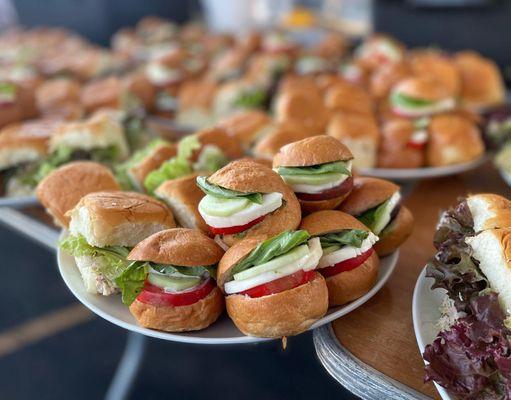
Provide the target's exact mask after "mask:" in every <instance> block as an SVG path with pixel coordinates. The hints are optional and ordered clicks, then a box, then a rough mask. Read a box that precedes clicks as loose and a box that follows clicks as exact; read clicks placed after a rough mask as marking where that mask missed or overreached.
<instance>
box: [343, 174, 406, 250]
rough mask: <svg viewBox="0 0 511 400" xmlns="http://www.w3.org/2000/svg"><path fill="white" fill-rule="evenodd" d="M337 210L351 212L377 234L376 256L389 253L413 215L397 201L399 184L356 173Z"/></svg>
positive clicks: (401, 236) (403, 235)
mask: <svg viewBox="0 0 511 400" xmlns="http://www.w3.org/2000/svg"><path fill="white" fill-rule="evenodd" d="M339 210H341V211H344V212H345V213H348V214H350V215H353V216H354V217H355V218H357V219H358V220H359V221H360V222H362V223H363V224H364V225H365V226H367V227H368V228H369V229H370V230H371V231H372V232H373V233H374V234H375V235H376V236H378V237H379V241H378V243H376V244H375V246H374V249H375V250H376V253H377V254H378V255H379V256H380V257H383V256H386V255H389V254H391V253H393V252H394V251H395V250H396V249H397V248H398V247H399V246H401V244H403V242H404V241H405V240H406V239H407V238H408V236H410V234H411V233H412V229H413V216H412V214H411V213H410V211H409V210H408V208H406V207H405V206H402V205H401V193H400V191H399V186H397V185H395V184H393V183H392V182H389V181H386V180H383V179H377V178H365V177H356V178H355V179H354V184H353V190H352V192H351V194H350V195H349V196H348V198H347V199H346V200H345V201H344V202H343V203H342V204H341V206H340V207H339Z"/></svg>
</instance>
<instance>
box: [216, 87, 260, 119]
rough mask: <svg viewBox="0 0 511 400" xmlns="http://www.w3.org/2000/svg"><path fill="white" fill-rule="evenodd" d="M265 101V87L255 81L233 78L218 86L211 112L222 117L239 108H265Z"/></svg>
mask: <svg viewBox="0 0 511 400" xmlns="http://www.w3.org/2000/svg"><path fill="white" fill-rule="evenodd" d="M267 103H268V93H267V88H266V87H264V86H263V85H261V84H259V83H257V82H251V81H247V80H235V81H229V82H227V83H224V84H222V85H221V86H220V87H219V88H218V90H217V92H216V94H215V99H214V102H213V112H214V114H215V115H216V117H217V118H223V117H228V116H230V115H232V114H233V113H235V112H237V111H240V110H249V109H250V110H251V109H265V108H266V106H267Z"/></svg>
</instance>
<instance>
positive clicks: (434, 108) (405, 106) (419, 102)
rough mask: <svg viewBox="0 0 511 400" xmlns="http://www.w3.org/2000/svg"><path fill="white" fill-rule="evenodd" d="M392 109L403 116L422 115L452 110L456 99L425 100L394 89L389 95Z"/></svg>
mask: <svg viewBox="0 0 511 400" xmlns="http://www.w3.org/2000/svg"><path fill="white" fill-rule="evenodd" d="M390 103H391V105H392V110H393V111H394V112H395V113H396V114H398V115H402V116H404V117H422V116H427V115H431V114H437V113H440V112H445V111H449V110H452V109H453V108H454V107H455V106H456V100H455V99H454V98H452V97H449V98H445V99H442V100H438V101H432V100H425V99H421V98H418V97H411V96H408V95H406V94H404V93H401V92H399V91H394V92H393V93H392V94H391V96H390Z"/></svg>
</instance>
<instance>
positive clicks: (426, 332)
mask: <svg viewBox="0 0 511 400" xmlns="http://www.w3.org/2000/svg"><path fill="white" fill-rule="evenodd" d="M433 283H434V280H433V278H427V277H426V268H424V269H423V270H422V272H421V274H420V275H419V279H417V283H416V284H415V289H414V291H413V300H412V301H413V303H412V314H413V329H414V331H415V338H416V339H417V344H418V345H419V349H420V352H421V354H422V353H423V352H424V348H425V347H426V345H428V344H430V343H431V342H433V340H434V339H435V337H436V335H437V333H438V329H437V328H436V326H435V323H436V321H437V320H438V318H440V311H439V307H440V305H441V304H442V301H443V300H444V298H445V296H446V291H445V290H443V289H435V290H431V285H433ZM435 386H436V389H437V390H438V393H439V394H440V396H441V397H442V399H444V400H454V398H453V397H451V396H450V395H449V393H448V392H447V391H446V390H445V389H444V388H443V387H441V386H439V385H437V384H436V383H435Z"/></svg>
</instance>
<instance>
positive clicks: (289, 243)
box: [231, 230, 309, 275]
mask: <svg viewBox="0 0 511 400" xmlns="http://www.w3.org/2000/svg"><path fill="white" fill-rule="evenodd" d="M308 239H309V233H308V232H307V231H303V230H299V231H285V232H282V233H281V234H279V235H277V236H274V237H272V238H270V239H268V240H265V241H264V242H262V243H259V244H258V245H257V247H256V248H255V249H254V250H252V251H251V252H250V254H249V255H248V256H247V257H245V258H244V259H242V260H241V261H240V262H238V263H237V264H236V265H235V266H234V267H233V268H232V269H231V274H232V275H235V274H237V273H238V272H241V271H244V270H246V269H248V268H251V267H254V266H256V265H261V264H264V263H266V262H268V261H270V260H272V259H274V258H276V257H279V256H281V255H284V254H286V253H288V252H290V251H291V250H293V249H294V248H295V247H297V246H299V245H301V244H303V243H305V242H307V240H308Z"/></svg>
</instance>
